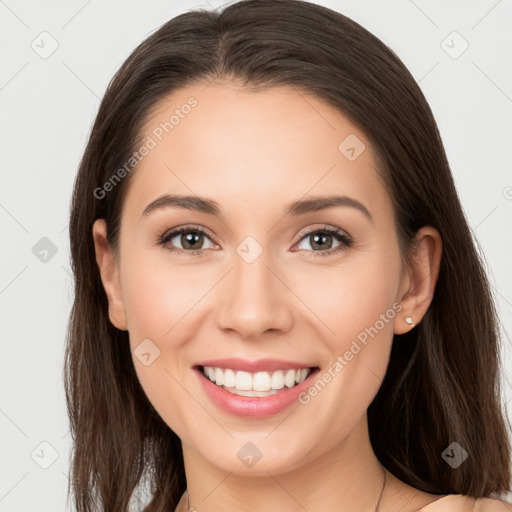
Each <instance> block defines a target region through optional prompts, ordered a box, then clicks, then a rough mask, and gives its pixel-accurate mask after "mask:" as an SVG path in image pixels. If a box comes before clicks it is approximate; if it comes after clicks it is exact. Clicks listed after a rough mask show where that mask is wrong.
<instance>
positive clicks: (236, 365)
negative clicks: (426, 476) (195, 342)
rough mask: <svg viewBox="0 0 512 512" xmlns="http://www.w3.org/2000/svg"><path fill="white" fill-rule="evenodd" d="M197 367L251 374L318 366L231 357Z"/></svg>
mask: <svg viewBox="0 0 512 512" xmlns="http://www.w3.org/2000/svg"><path fill="white" fill-rule="evenodd" d="M195 366H196V367H197V366H213V367H214V368H230V369H231V370H237V371H244V372H249V373H256V372H264V371H275V370H287V369H290V368H293V369H300V368H315V367H316V365H314V364H308V363H299V362H297V361H285V360H283V359H268V358H267V359H258V360H257V361H250V360H248V359H240V358H238V357H230V358H228V359H210V360H208V361H200V362H199V363H196V364H195Z"/></svg>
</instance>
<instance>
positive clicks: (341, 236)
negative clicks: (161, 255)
mask: <svg viewBox="0 0 512 512" xmlns="http://www.w3.org/2000/svg"><path fill="white" fill-rule="evenodd" d="M187 232H191V233H201V234H203V235H205V236H206V237H208V238H210V239H211V238H212V237H211V236H210V235H209V234H208V233H207V232H206V230H205V229H203V228H201V227H199V226H191V225H188V226H181V227H179V228H175V229H171V230H170V231H166V232H165V233H163V234H162V235H161V236H160V237H159V239H158V244H159V245H161V246H165V244H166V243H168V242H169V241H170V240H172V239H173V238H174V237H175V236H176V235H180V234H181V233H187ZM319 233H326V234H328V235H332V236H334V237H335V238H337V239H338V241H339V242H341V243H340V245H339V246H338V247H335V248H333V249H328V250H326V251H307V252H311V253H313V256H312V257H313V258H316V257H318V256H330V255H331V254H334V253H337V252H339V251H344V250H347V249H349V248H350V247H352V245H353V240H352V238H351V237H350V236H349V235H347V234H346V233H345V232H344V231H342V230H341V229H337V228H329V227H327V226H325V227H324V228H319V229H313V230H312V231H308V232H307V233H305V234H304V235H302V237H301V238H300V239H299V241H298V242H297V243H299V242H300V241H301V240H303V239H304V238H307V237H308V236H311V235H314V234H319ZM168 250H171V251H177V252H182V253H186V254H187V255H188V256H199V255H201V254H202V253H203V252H204V251H205V250H206V249H196V250H190V251H189V250H186V249H180V248H173V249H168Z"/></svg>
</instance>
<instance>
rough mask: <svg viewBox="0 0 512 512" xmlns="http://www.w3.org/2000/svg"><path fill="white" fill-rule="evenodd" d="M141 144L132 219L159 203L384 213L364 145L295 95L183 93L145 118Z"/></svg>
mask: <svg viewBox="0 0 512 512" xmlns="http://www.w3.org/2000/svg"><path fill="white" fill-rule="evenodd" d="M141 141H142V144H145V145H146V146H147V147H150V149H149V150H148V151H145V153H146V154H145V155H144V156H143V157H142V158H141V160H140V161H139V163H138V164H137V166H136V168H135V173H134V176H133V180H132V182H131V184H130V190H129V191H128V194H127V197H126V203H127V204H128V203H130V205H131V210H133V211H136V212H137V213H138V214H139V215H140V214H141V213H142V211H143V209H144V207H145V206H146V205H147V204H148V203H149V202H151V201H152V200H154V199H155V198H156V197H157V196H159V195H162V194H165V193H169V194H171V193H179V194H187V195H200V196H208V197H214V198H215V200H216V201H217V202H219V203H220V204H221V205H226V207H228V208H230V209H231V210H232V211H233V212H235V211H241V210H244V211H246V212H248V213H247V214H248V215H249V216H250V215H254V214H255V213H259V212H261V211H262V208H264V209H265V211H270V210H272V209H273V208H274V206H275V207H276V208H277V209H280V208H282V206H283V205H284V204H285V203H288V202H290V201H293V200H297V199H299V198H301V197H307V196H308V195H325V194H329V195H332V194H339V195H348V196H351V197H354V198H356V199H357V200H359V201H361V202H363V203H365V204H366V205H373V206H374V208H375V207H382V208H384V209H386V208H387V210H388V211H387V213H388V214H389V213H390V211H389V210H390V204H386V201H387V202H388V203H389V199H388V198H387V195H386V192H385V187H384V185H383V183H381V181H380V178H379V176H378V172H377V170H376V162H375V159H374V155H373V150H372V147H371V145H370V142H369V141H368V139H367V137H366V135H365V134H364V133H363V132H362V131H361V130H360V129H359V128H358V127H356V126H355V125H354V124H352V123H351V122H350V121H349V120H348V119H347V118H346V117H345V116H344V115H343V114H342V113H341V112H339V111H338V110H337V109H335V108H333V107H332V106H330V105H328V104H326V103H325V102H323V101H322V100H319V99H318V98H316V97H314V96H313V95H311V94H308V93H307V92H305V91H303V90H300V89H297V88H295V87H289V86H279V87H272V88H268V89H263V90H258V91H252V90H249V89H244V88H241V87H239V86H237V85H236V84H234V83H232V82H227V81H223V82H215V83H210V84H209V85H206V84H204V83H195V84H190V85H188V86H186V87H184V88H182V89H179V90H177V91H175V92H174V93H172V94H170V95H169V96H167V97H165V98H164V99H163V100H161V101H160V102H159V103H158V104H157V105H156V106H155V108H153V109H152V112H151V113H150V115H149V116H148V118H147V120H146V122H145V123H144V126H143V128H142V130H141ZM135 149H136V150H137V148H135ZM380 213H381V214H382V213H383V212H380ZM377 214H378V212H377Z"/></svg>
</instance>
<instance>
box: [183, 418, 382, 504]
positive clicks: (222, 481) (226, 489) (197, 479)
mask: <svg viewBox="0 0 512 512" xmlns="http://www.w3.org/2000/svg"><path fill="white" fill-rule="evenodd" d="M333 435H335V433H333ZM320 441H323V442H324V443H325V444H326V445H331V442H329V440H328V439H324V440H320ZM317 452H321V450H320V449H319V450H317ZM183 455H184V460H185V473H186V478H187V490H188V493H187V495H186V496H184V500H182V502H184V503H183V504H184V507H183V508H182V510H183V511H185V510H187V500H189V503H190V507H191V508H192V507H193V508H195V509H197V510H200V511H201V512H214V511H218V510H223V511H226V512H231V511H232V512H234V511H238V510H240V509H241V508H246V507H247V504H248V503H250V504H251V510H254V511H265V512H274V511H275V512H277V511H279V512H292V511H296V510H297V509H298V508H302V509H304V510H308V512H317V511H325V510H337V511H339V512H353V511H354V510H360V511H361V512H374V511H375V510H376V505H377V502H378V500H379V496H380V494H381V491H382V488H383V478H384V474H385V473H384V471H383V467H382V466H381V464H380V463H379V461H378V459H377V458H376V456H375V454H374V452H373V450H372V448H371V444H370V440H369V437H368V428H367V421H366V416H364V417H363V419H362V420H361V422H360V423H359V424H358V425H357V426H356V427H355V428H354V429H353V430H352V432H351V433H350V434H349V435H348V436H347V437H345V439H343V441H342V442H340V443H338V444H337V445H335V446H334V448H331V449H328V450H327V451H325V452H324V453H322V454H321V455H320V456H317V457H316V458H310V457H308V454H300V457H299V458H298V459H297V462H296V463H295V464H294V467H293V468H292V469H290V470H287V471H285V472H282V471H280V470H279V469H278V470H270V469H268V470H267V469H265V467H263V464H261V465H260V468H259V470H258V464H259V462H258V463H256V464H255V465H254V466H253V467H252V468H251V471H252V473H249V474H247V473H246V474H237V473H236V472H235V471H236V468H233V469H229V468H225V469H223V468H219V467H217V466H215V465H213V464H211V463H210V462H209V461H208V460H206V459H204V458H203V457H201V455H200V454H199V453H198V452H197V451H195V450H193V449H192V448H191V447H189V446H186V445H184V446H183ZM262 461H263V457H262V459H261V461H260V462H262ZM268 467H269V468H270V467H271V466H270V465H269V466H268ZM274 467H277V466H276V464H275V461H274ZM180 512H181V511H180Z"/></svg>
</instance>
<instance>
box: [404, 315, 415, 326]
mask: <svg viewBox="0 0 512 512" xmlns="http://www.w3.org/2000/svg"><path fill="white" fill-rule="evenodd" d="M405 321H406V322H407V323H408V324H409V325H414V322H413V321H412V318H411V317H410V316H406V317H405Z"/></svg>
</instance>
